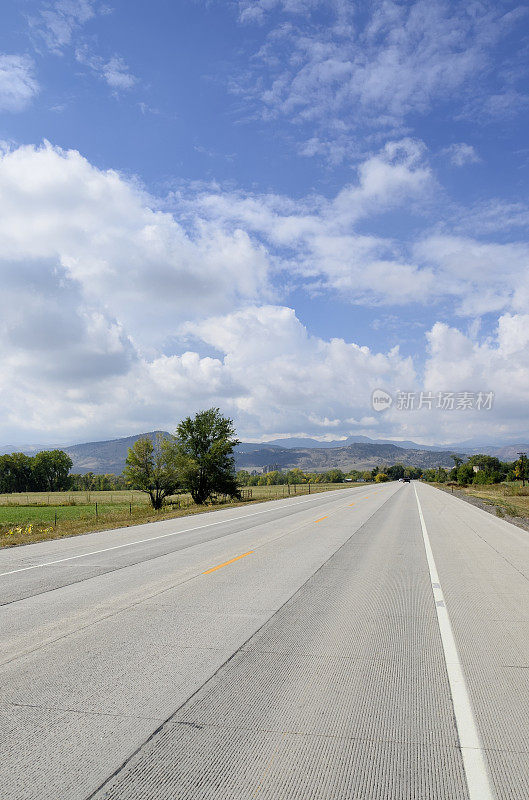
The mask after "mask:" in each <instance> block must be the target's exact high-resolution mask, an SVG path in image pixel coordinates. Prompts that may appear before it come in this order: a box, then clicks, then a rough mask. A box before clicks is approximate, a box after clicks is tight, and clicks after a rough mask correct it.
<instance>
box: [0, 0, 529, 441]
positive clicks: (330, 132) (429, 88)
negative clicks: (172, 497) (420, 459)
mask: <svg viewBox="0 0 529 800" xmlns="http://www.w3.org/2000/svg"><path fill="white" fill-rule="evenodd" d="M528 12H529V9H528V8H526V7H524V6H522V5H518V4H516V3H510V2H505V3H501V2H494V3H492V2H490V3H488V2H480V3H457V2H455V3H454V2H452V3H447V2H446V3H444V2H433V1H431V0H418V1H417V2H391V1H389V2H350V1H349V0H240V2H235V1H234V2H226V1H224V2H220V0H219V1H218V2H215V0H209V1H208V0H203V1H202V0H182V1H181V2H177V3H175V2H169V0H163V2H162V0H153V2H150V3H148V4H147V3H144V2H139V1H137V2H131V1H130V0H129V1H128V2H127V3H124V2H121V3H120V2H117V3H116V2H114V3H112V2H108V3H107V2H96V0H50V2H36V0H17V1H16V2H15V0H12V1H10V0H6V2H5V3H4V6H3V26H2V31H1V33H0V141H1V142H2V151H1V152H2V157H1V159H0V212H1V214H0V272H1V273H2V277H3V286H4V302H3V306H4V314H3V319H2V321H1V322H0V326H1V327H2V337H1V338H2V342H3V344H0V354H1V357H2V361H3V370H2V376H1V377H0V383H2V392H1V394H0V406H1V412H2V413H1V421H0V442H4V443H8V442H13V443H27V442H52V441H53V442H59V443H66V442H70V441H83V440H87V439H91V438H103V437H104V438H107V437H109V438H110V437H117V436H121V435H127V434H129V433H134V432H138V431H140V430H148V429H152V428H159V427H167V428H173V427H174V426H175V425H176V423H177V422H178V420H179V419H180V418H181V416H182V415H184V414H187V413H190V412H193V411H195V410H197V409H199V408H203V407H206V406H211V405H219V406H220V407H221V408H222V409H223V410H225V411H226V412H227V413H229V414H230V415H232V416H233V417H234V418H235V420H236V422H237V426H238V428H239V431H240V433H241V435H242V436H243V437H244V438H253V439H259V438H268V437H271V436H275V435H281V436H283V435H288V434H293V435H300V434H306V435H310V436H319V437H323V438H339V437H343V436H346V435H348V434H354V433H358V434H364V435H370V436H374V437H377V436H381V437H382V436H383V437H391V438H395V439H399V438H402V439H409V438H413V439H416V440H418V441H423V442H425V443H432V442H438V443H442V442H455V441H462V440H465V439H468V438H472V437H473V438H478V439H482V440H497V441H503V440H509V441H512V440H515V439H520V440H521V439H524V438H527V436H529V431H528V425H527V413H526V408H527V401H528V400H529V359H528V356H527V352H528V345H529V324H528V323H529V307H528V306H529V270H528V266H529V264H528V262H529V242H528V235H527V233H528V226H529V198H528V191H527V185H528V181H527V179H528V172H529V146H528V145H527V130H528V125H527V119H528V115H529V93H528V91H527V77H528V76H527V64H528V63H529V60H528V54H529V53H528V47H529V16H528ZM377 388H382V389H385V390H386V391H388V392H389V393H390V394H391V395H392V397H393V398H394V403H393V405H392V407H391V408H390V409H388V410H387V411H384V412H383V413H380V412H374V410H373V408H372V404H371V394H372V392H373V390H375V389H377ZM402 391H410V392H414V393H416V395H417V398H419V396H420V392H429V393H434V394H436V395H438V394H439V393H443V392H454V393H461V392H464V391H466V392H470V393H474V394H476V395H477V393H478V392H480V391H481V392H494V403H493V407H492V408H491V409H490V410H486V411H485V410H483V409H478V408H472V409H469V408H466V409H465V410H459V411H458V410H451V411H450V410H446V409H436V408H435V407H434V408H432V409H428V408H424V407H423V408H421V409H416V408H414V409H411V410H403V409H399V408H397V405H398V403H397V398H398V396H399V392H402Z"/></svg>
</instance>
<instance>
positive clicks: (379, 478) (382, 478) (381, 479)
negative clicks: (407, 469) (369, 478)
mask: <svg viewBox="0 0 529 800" xmlns="http://www.w3.org/2000/svg"><path fill="white" fill-rule="evenodd" d="M387 480H389V478H388V476H387V475H386V473H385V472H378V473H377V474H376V475H375V483H385V482H386V481H387Z"/></svg>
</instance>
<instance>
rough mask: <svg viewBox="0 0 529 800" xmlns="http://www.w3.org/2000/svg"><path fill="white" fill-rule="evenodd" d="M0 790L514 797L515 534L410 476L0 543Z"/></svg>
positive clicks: (230, 798) (524, 751)
mask: <svg viewBox="0 0 529 800" xmlns="http://www.w3.org/2000/svg"><path fill="white" fill-rule="evenodd" d="M0 604H1V607H0V615H1V624H0V652H1V656H0V663H1V667H0V669H1V671H0V800H26V799H28V798H31V800H88V798H93V799H94V800H103V798H106V800H143V799H144V798H145V800H180V798H182V799H183V798H185V799H186V800H188V799H189V800H195V799H197V800H198V799H199V798H200V800H202V799H204V800H206V799H207V800H210V799H211V800H212V799H213V798H215V800H243V798H244V800H247V798H259V800H291V799H294V798H299V800H368V799H369V800H492V798H496V800H527V798H529V534H527V533H526V532H525V531H523V530H520V529H518V528H516V527H514V526H512V525H510V524H509V523H507V522H505V521H503V520H500V519H496V518H495V517H493V516H492V515H490V514H487V513H485V512H484V511H482V510H480V509H478V508H475V507H474V506H471V505H469V504H466V503H464V502H463V501H462V500H459V499H457V498H454V497H452V496H451V495H449V494H446V493H444V492H441V491H439V490H436V489H434V488H432V487H429V486H426V485H422V484H415V483H412V484H399V483H389V484H382V485H380V486H366V487H363V488H362V487H360V488H358V487H355V488H350V489H342V490H339V491H333V492H328V493H326V494H317V495H311V496H310V497H306V496H305V497H298V498H290V499H285V500H279V501H274V502H270V503H266V504H258V505H254V506H252V505H249V506H245V507H241V508H237V509H225V510H222V511H217V512H212V513H208V514H204V515H199V516H195V517H188V518H183V519H178V520H169V521H165V522H159V523H153V524H150V525H144V526H138V527H134V528H126V529H121V530H117V531H106V532H102V533H94V534H88V535H86V536H79V537H74V538H70V539H66V540H62V541H55V542H43V543H40V544H34V545H27V546H25V547H19V548H13V549H8V550H3V551H1V552H0Z"/></svg>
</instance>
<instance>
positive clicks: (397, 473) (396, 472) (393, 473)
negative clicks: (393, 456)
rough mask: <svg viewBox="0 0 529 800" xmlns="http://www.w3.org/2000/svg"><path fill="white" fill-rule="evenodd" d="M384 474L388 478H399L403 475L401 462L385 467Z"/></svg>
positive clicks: (394, 479)
mask: <svg viewBox="0 0 529 800" xmlns="http://www.w3.org/2000/svg"><path fill="white" fill-rule="evenodd" d="M386 474H387V475H388V477H389V478H390V480H392V481H398V479H399V478H403V477H404V466H403V465H402V464H393V466H392V467H388V468H387V470H386Z"/></svg>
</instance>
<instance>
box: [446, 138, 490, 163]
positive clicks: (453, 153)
mask: <svg viewBox="0 0 529 800" xmlns="http://www.w3.org/2000/svg"><path fill="white" fill-rule="evenodd" d="M441 152H442V154H443V155H446V156H448V158H449V160H450V161H451V162H452V164H453V165H454V166H455V167H463V166H464V165H465V164H477V163H478V162H479V161H481V158H480V157H479V155H478V153H477V152H476V149H475V148H474V147H473V146H472V145H471V144H465V142H459V143H457V144H451V145H450V146H449V147H445V148H443V150H442V151H441Z"/></svg>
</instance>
